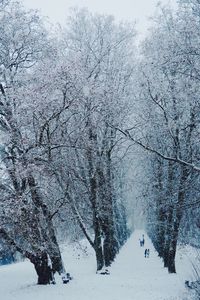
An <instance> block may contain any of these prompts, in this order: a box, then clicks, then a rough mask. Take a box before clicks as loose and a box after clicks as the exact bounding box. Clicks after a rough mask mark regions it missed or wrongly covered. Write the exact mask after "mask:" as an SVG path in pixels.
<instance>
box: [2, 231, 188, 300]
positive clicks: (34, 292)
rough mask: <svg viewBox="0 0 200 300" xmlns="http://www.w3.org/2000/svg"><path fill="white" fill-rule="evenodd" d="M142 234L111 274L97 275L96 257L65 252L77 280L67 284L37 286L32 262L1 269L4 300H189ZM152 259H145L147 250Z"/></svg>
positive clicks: (129, 244)
mask: <svg viewBox="0 0 200 300" xmlns="http://www.w3.org/2000/svg"><path fill="white" fill-rule="evenodd" d="M142 233H143V232H142V231H135V232H134V234H133V235H132V236H131V238H130V239H129V240H128V242H127V243H126V245H125V246H124V247H123V248H122V250H121V252H120V254H119V255H118V256H117V258H116V262H114V263H113V265H112V268H111V274H110V275H109V276H108V275H96V274H95V260H94V256H93V255H89V256H88V257H83V256H81V255H80V252H79V251H78V252H79V254H78V252H77V249H73V248H72V247H71V248H70V247H67V248H66V249H64V260H65V262H66V265H68V268H69V270H70V272H71V274H72V275H73V276H74V279H73V280H72V281H71V282H70V283H69V284H68V285H63V284H62V283H61V282H58V283H57V284H56V285H55V286H37V285H36V284H35V282H36V276H35V271H34V269H33V267H32V265H31V264H30V263H29V262H24V263H17V264H14V265H11V266H3V267H0V299H1V300H46V299H48V300H67V299H69V300H93V299H94V300H102V299H104V300H188V299H189V297H188V296H187V291H186V290H185V288H184V282H183V281H182V280H181V279H180V278H179V276H178V275H175V274H170V275H169V274H168V272H167V271H166V270H165V269H164V268H163V264H162V262H161V260H160V259H159V258H158V256H157V254H156V253H155V251H154V249H153V246H152V243H151V242H150V240H149V239H148V237H146V236H145V247H140V246H139V238H140V237H141V236H142ZM145 248H149V249H150V257H149V258H144V249H145Z"/></svg>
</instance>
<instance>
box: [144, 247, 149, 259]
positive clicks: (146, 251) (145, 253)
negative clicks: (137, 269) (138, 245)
mask: <svg viewBox="0 0 200 300" xmlns="http://www.w3.org/2000/svg"><path fill="white" fill-rule="evenodd" d="M147 253H148V250H147V249H145V251H144V257H145V258H146V257H147Z"/></svg>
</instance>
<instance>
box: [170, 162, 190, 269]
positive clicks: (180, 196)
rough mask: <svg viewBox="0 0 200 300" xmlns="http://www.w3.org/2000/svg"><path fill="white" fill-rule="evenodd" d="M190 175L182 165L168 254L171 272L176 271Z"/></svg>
mask: <svg viewBox="0 0 200 300" xmlns="http://www.w3.org/2000/svg"><path fill="white" fill-rule="evenodd" d="M188 177H189V170H188V168H187V167H185V166H182V168H181V178H180V183H179V191H178V201H177V207H176V211H175V221H174V225H173V232H172V236H171V241H170V248H169V254H168V271H169V273H176V267H175V256H176V248H177V242H178V235H179V227H180V223H181V219H182V215H183V204H184V201H185V193H186V181H187V179H188Z"/></svg>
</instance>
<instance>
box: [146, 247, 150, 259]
mask: <svg viewBox="0 0 200 300" xmlns="http://www.w3.org/2000/svg"><path fill="white" fill-rule="evenodd" d="M149 254H150V250H149V249H147V253H146V257H148V258H149Z"/></svg>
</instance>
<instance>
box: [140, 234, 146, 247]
mask: <svg viewBox="0 0 200 300" xmlns="http://www.w3.org/2000/svg"><path fill="white" fill-rule="evenodd" d="M144 242H145V240H144V234H143V235H142V239H141V240H140V246H141V247H144Z"/></svg>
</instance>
